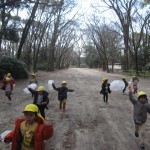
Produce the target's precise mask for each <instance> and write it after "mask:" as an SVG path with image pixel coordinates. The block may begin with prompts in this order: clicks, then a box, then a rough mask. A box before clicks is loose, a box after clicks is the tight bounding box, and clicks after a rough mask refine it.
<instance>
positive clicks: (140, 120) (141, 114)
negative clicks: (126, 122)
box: [129, 87, 150, 149]
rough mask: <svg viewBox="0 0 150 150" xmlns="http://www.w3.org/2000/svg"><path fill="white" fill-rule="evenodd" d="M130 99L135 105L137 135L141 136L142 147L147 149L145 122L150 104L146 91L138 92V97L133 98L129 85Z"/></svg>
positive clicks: (149, 111) (134, 115)
mask: <svg viewBox="0 0 150 150" xmlns="http://www.w3.org/2000/svg"><path fill="white" fill-rule="evenodd" d="M129 99H130V101H131V103H132V104H133V106H134V112H133V119H134V123H135V136H136V137H139V138H140V148H141V149H145V145H144V138H145V122H146V120H147V113H149V114H150V104H149V103H148V99H147V95H146V93H145V92H143V91H141V92H138V99H137V100H135V99H134V98H133V94H132V89H131V87H129Z"/></svg>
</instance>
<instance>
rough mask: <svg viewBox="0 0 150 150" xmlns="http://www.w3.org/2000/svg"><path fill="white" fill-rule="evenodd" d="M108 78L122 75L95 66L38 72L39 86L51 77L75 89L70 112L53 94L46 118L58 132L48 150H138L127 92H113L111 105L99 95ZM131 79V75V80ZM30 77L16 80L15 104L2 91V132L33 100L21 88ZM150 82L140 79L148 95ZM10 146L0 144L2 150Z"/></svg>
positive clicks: (149, 149)
mask: <svg viewBox="0 0 150 150" xmlns="http://www.w3.org/2000/svg"><path fill="white" fill-rule="evenodd" d="M102 77H108V78H109V81H110V82H111V81H113V80H115V79H120V78H121V75H116V74H106V73H104V72H99V71H97V70H93V69H68V70H63V71H59V72H54V73H45V72H40V73H38V80H39V84H40V85H45V86H46V85H47V81H48V80H49V79H53V80H54V81H55V84H56V86H60V84H61V81H62V80H67V81H68V87H69V88H72V89H74V90H75V92H73V93H69V94H68V101H67V111H66V112H61V111H60V110H59V109H58V104H59V103H58V101H57V92H55V91H53V92H51V93H50V99H51V102H50V105H49V110H48V111H46V116H47V119H48V120H50V121H51V122H52V124H54V127H55V134H54V136H53V138H52V139H50V140H48V141H47V147H46V150H129V149H130V150H138V149H139V145H138V139H137V138H135V137H134V130H133V121H132V109H133V107H132V105H131V103H130V102H129V100H128V95H122V94H121V93H120V92H113V93H112V94H111V95H110V96H109V104H106V103H104V102H103V100H102V95H100V94H99V91H100V86H101V83H100V81H101V78H102ZM129 79H130V78H128V80H129ZM27 83H28V80H26V81H25V80H22V81H17V83H16V88H15V90H14V94H13V99H14V100H13V103H12V104H8V103H7V99H6V97H5V96H4V95H3V91H0V95H1V100H0V115H1V117H0V132H2V131H5V130H7V129H12V128H13V123H14V118H16V117H19V116H20V115H21V111H22V108H23V106H24V105H25V104H28V103H32V101H33V100H32V98H31V95H26V94H25V93H23V92H22V89H23V88H24V87H25V86H26V85H27ZM149 85H150V81H149V80H148V79H140V84H139V87H141V88H140V89H141V90H144V91H145V92H147V93H148V94H149ZM149 124H150V118H149V117H148V121H147V123H146V149H147V150H150V138H149V136H150V125H149ZM7 149H9V148H8V145H6V144H4V143H0V150H7Z"/></svg>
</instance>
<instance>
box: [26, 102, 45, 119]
mask: <svg viewBox="0 0 150 150" xmlns="http://www.w3.org/2000/svg"><path fill="white" fill-rule="evenodd" d="M27 111H29V112H35V113H37V115H38V116H39V117H40V118H42V120H44V118H43V117H42V116H41V114H40V113H39V108H38V107H37V106H36V105H35V104H28V105H26V106H25V108H24V110H23V113H24V112H27Z"/></svg>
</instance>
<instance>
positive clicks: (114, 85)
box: [110, 80, 125, 91]
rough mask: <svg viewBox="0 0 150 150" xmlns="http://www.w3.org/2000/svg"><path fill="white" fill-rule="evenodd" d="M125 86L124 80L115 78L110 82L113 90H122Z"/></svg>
mask: <svg viewBox="0 0 150 150" xmlns="http://www.w3.org/2000/svg"><path fill="white" fill-rule="evenodd" d="M124 88H125V84H124V82H123V81H122V80H114V81H113V82H111V83H110V90H111V91H122V90H123V89H124Z"/></svg>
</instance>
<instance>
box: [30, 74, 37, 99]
mask: <svg viewBox="0 0 150 150" xmlns="http://www.w3.org/2000/svg"><path fill="white" fill-rule="evenodd" d="M33 83H35V84H37V79H36V75H35V73H32V75H31V80H30V82H29V85H30V84H33ZM31 94H32V97H33V96H34V94H33V93H31Z"/></svg>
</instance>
